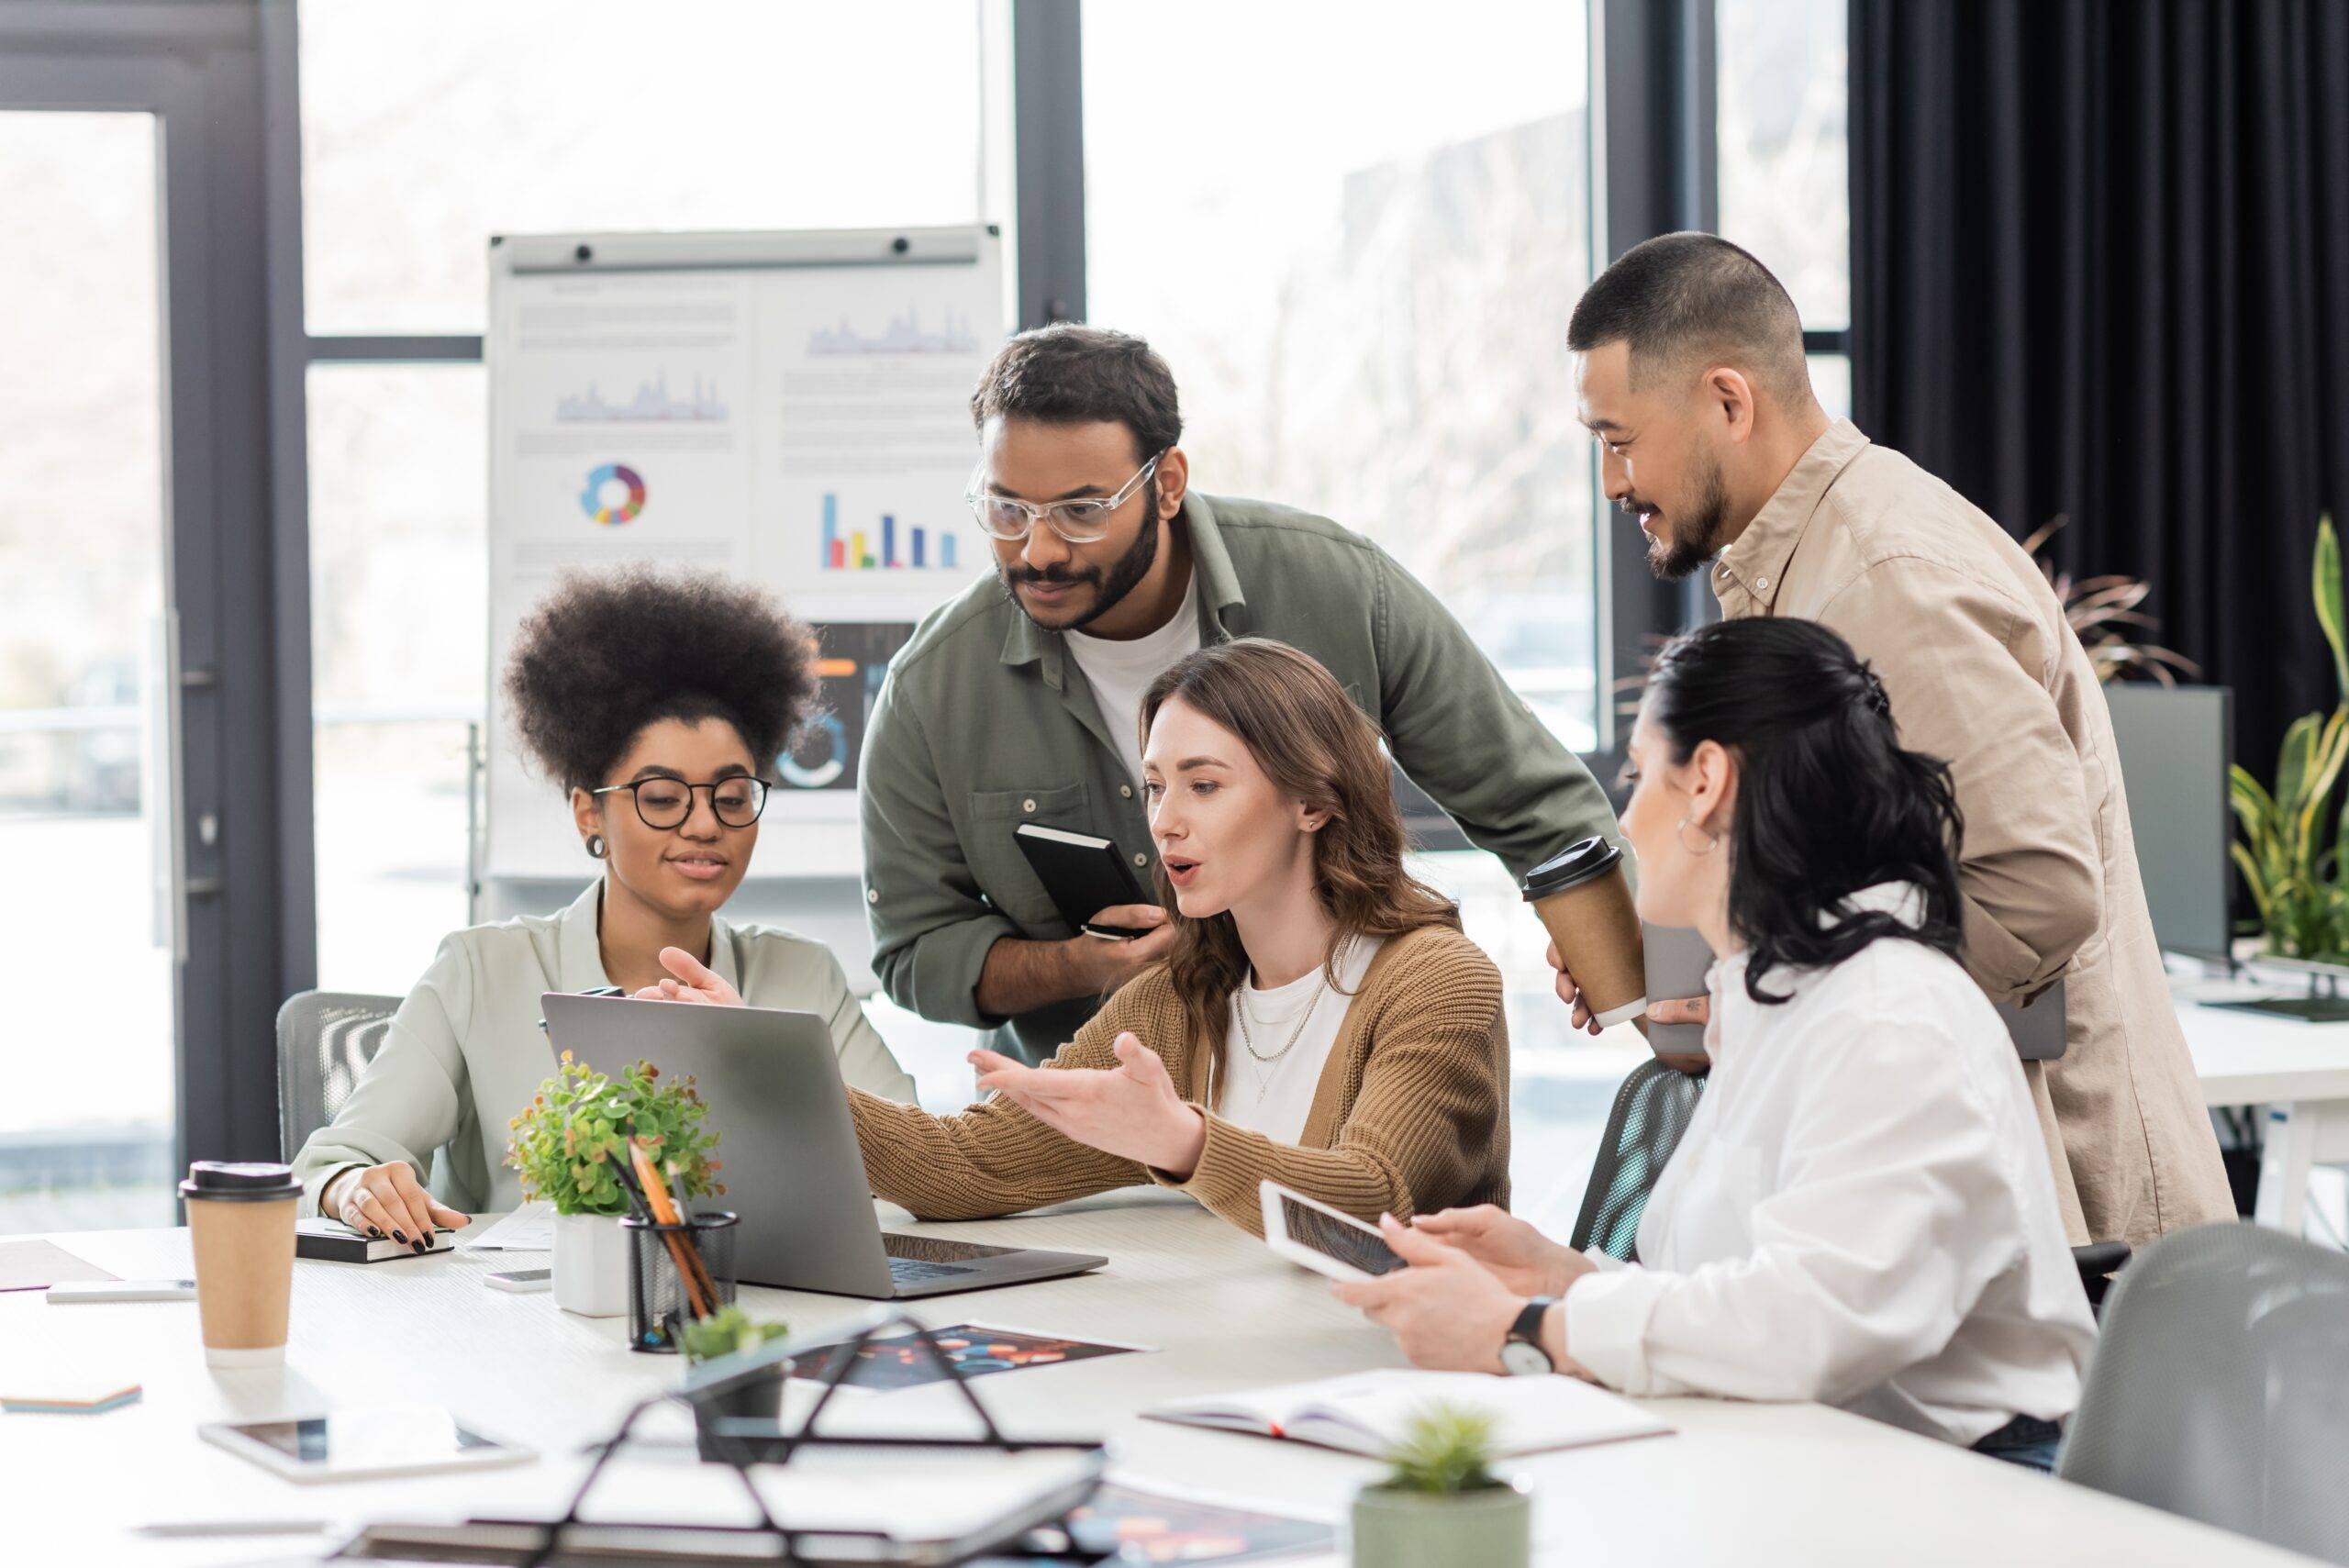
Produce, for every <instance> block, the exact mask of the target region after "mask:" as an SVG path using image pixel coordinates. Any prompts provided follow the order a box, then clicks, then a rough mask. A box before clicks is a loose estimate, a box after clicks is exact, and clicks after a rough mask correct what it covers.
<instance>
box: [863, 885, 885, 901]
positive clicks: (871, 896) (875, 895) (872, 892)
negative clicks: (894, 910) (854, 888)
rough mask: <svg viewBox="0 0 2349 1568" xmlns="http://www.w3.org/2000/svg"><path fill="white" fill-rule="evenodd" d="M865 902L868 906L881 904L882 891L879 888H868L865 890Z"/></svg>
mask: <svg viewBox="0 0 2349 1568" xmlns="http://www.w3.org/2000/svg"><path fill="white" fill-rule="evenodd" d="M864 901H865V902H866V903H867V904H878V903H880V902H881V890H880V889H879V888H877V887H868V888H866V889H865V890H864Z"/></svg>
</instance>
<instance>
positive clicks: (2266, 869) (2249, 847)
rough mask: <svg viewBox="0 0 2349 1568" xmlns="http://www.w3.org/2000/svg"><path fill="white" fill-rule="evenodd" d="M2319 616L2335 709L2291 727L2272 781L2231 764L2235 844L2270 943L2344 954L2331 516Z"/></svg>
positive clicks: (2344, 663)
mask: <svg viewBox="0 0 2349 1568" xmlns="http://www.w3.org/2000/svg"><path fill="white" fill-rule="evenodd" d="M2310 594H2311V596H2312V597H2313V598H2314V599H2315V601H2316V618H2317V625H2318V626H2319V627H2320V628H2321V629H2322V630H2323V632H2324V639H2325V642H2326V644H2327V645H2328V646H2329V647H2330V648H2331V649H2332V674H2333V682H2334V691H2335V693H2336V696H2335V699H2334V704H2333V709H2332V713H2331V714H2330V715H2329V716H2328V715H2324V714H2315V713H2310V714H2303V715H2302V716H2301V717H2299V718H2297V719H2295V720H2293V721H2292V726H2291V728H2289V729H2288V730H2286V731H2285V732H2284V744H2283V748H2282V751H2281V752H2280V753H2279V755H2278V756H2277V762H2276V782H2275V785H2274V787H2273V788H2272V789H2271V788H2269V787H2268V786H2266V785H2264V784H2261V783H2260V782H2259V781H2258V779H2256V778H2254V776H2253V775H2252V773H2250V771H2249V770H2248V769H2246V768H2244V767H2243V766H2242V765H2241V764H2239V763H2238V764H2234V765H2232V766H2231V767H2230V768H2229V769H2228V771H2227V783H2228V790H2227V794H2228V801H2229V804H2230V805H2232V806H2233V807H2234V814H2235V820H2236V822H2237V823H2238V824H2239V825H2240V826H2241V828H2243V837H2242V838H2241V839H2239V840H2236V841H2235V842H2234V843H2233V844H2232V845H2231V846H2230V850H2231V852H2232V854H2233V856H2234V862H2235V866H2236V868H2237V869H2238V870H2240V871H2241V872H2242V873H2243V885H2244V886H2245V887H2246V888H2247V889H2248V890H2249V891H2250V894H2251V899H2252V903H2253V904H2254V906H2256V907H2257V909H2258V911H2259V925H2260V929H2261V930H2262V931H2263V932H2264V933H2265V936H2266V948H2267V951H2269V952H2270V953H2273V954H2275V955H2276V956H2277V957H2279V958H2305V959H2332V960H2339V959H2341V958H2343V955H2344V953H2349V886H2344V885H2343V873H2344V872H2349V812H2342V813H2340V814H2338V820H2337V821H2332V822H2330V823H2329V822H2328V818H2331V817H2333V816H2334V813H2333V811H2332V793H2333V790H2334V788H2335V787H2336V786H2337V785H2338V784H2339V783H2340V780H2341V775H2342V771H2343V766H2344V764H2349V609H2344V606H2343V600H2342V581H2341V541H2340V539H2338V538H2337V537H2336V536H2335V535H2334V533H2333V529H2332V518H2331V517H2325V518H2323V519H2322V520H2321V522H2320V523H2319V524H2318V526H2317V539H2316V560H2315V563H2314V566H2313V568H2312V570H2311V572H2310Z"/></svg>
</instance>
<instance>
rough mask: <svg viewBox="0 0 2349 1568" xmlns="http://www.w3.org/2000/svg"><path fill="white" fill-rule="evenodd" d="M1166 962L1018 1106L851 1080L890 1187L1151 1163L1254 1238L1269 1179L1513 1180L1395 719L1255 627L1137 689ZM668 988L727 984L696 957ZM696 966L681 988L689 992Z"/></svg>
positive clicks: (1504, 1090) (1498, 1075)
mask: <svg viewBox="0 0 2349 1568" xmlns="http://www.w3.org/2000/svg"><path fill="white" fill-rule="evenodd" d="M1141 712H1142V721H1141V728H1142V731H1143V734H1144V736H1145V741H1144V751H1143V777H1144V780H1145V794H1146V798H1147V802H1148V806H1149V812H1150V823H1151V833H1152V837H1153V838H1154V839H1155V840H1157V843H1158V849H1159V854H1160V858H1161V862H1162V865H1163V873H1164V877H1165V881H1166V883H1167V884H1168V886H1169V887H1170V889H1171V891H1172V893H1173V899H1174V905H1175V912H1174V919H1173V924H1174V928H1175V932H1176V937H1175V949H1174V951H1173V953H1172V955H1171V956H1170V957H1169V959H1168V960H1167V961H1166V962H1163V963H1161V964H1158V965H1155V966H1153V967H1152V968H1150V969H1147V970H1145V971H1143V972H1142V973H1141V974H1140V975H1138V976H1137V977H1136V978H1134V979H1133V980H1131V981H1130V982H1128V983H1127V984H1125V985H1124V986H1122V987H1121V988H1119V991H1118V992H1117V994H1116V995H1112V996H1111V997H1110V998H1109V1000H1108V1003H1106V1004H1105V1005H1104V1006H1103V1007H1102V1009H1101V1011H1100V1012H1099V1013H1098V1014H1097V1015H1096V1016H1095V1018H1093V1019H1092V1021H1090V1022H1089V1023H1087V1024H1086V1025H1085V1027H1084V1028H1083V1029H1079V1030H1078V1031H1077V1034H1076V1038H1075V1039H1074V1040H1072V1041H1070V1042H1069V1043H1068V1044H1067V1045H1064V1046H1063V1047H1062V1048H1061V1050H1060V1051H1059V1052H1058V1053H1057V1054H1056V1055H1055V1056H1054V1057H1053V1058H1052V1061H1051V1062H1047V1063H1045V1064H1044V1065H1043V1066H1041V1067H1027V1066H1023V1065H1021V1064H1020V1063H1019V1062H1014V1061H1012V1060H1011V1059H1010V1058H1008V1057H1006V1056H999V1055H997V1054H996V1053H995V1052H994V1051H974V1052H973V1053H972V1055H971V1061H972V1062H973V1064H974V1065H975V1066H976V1067H977V1068H978V1069H979V1074H980V1075H979V1084H980V1086H981V1087H983V1088H986V1089H992V1090H995V1091H997V1093H998V1097H997V1098H996V1099H994V1100H990V1101H988V1102H986V1103H985V1104H983V1105H980V1106H974V1107H973V1108H972V1109H970V1110H967V1111H964V1112H963V1113H962V1114H961V1115H959V1116H948V1117H937V1116H930V1115H929V1114H927V1113H925V1112H923V1111H921V1110H919V1109H918V1108H917V1107H915V1106H906V1105H892V1104H890V1103H888V1102H887V1101H885V1100H884V1099H882V1098H879V1097H877V1096H875V1095H866V1094H853V1093H852V1094H851V1095H850V1096H849V1100H850V1106H851V1109H852V1112H853V1113H854V1116H855V1119H856V1129H857V1134H858V1138H859V1140H860V1142H861V1143H862V1145H863V1151H864V1168H865V1173H866V1174H867V1176H869V1177H870V1179H871V1181H872V1183H873V1190H874V1192H876V1193H878V1194H880V1195H882V1196H884V1197H885V1198H888V1199H890V1200H892V1201H893V1202H896V1203H900V1204H903V1205H904V1206H905V1207H907V1208H909V1209H911V1210H912V1211H913V1212H914V1213H915V1214H917V1215H918V1216H920V1217H921V1218H926V1219H963V1218H977V1217H980V1216H985V1215H996V1214H1008V1213H1012V1212H1014V1211H1015V1210H1019V1209H1023V1208H1034V1207H1039V1206H1041V1205H1044V1204H1049V1203H1059V1202H1062V1201H1064V1200H1066V1199H1069V1198H1074V1197H1081V1196H1084V1195H1086V1194H1089V1193H1097V1192H1103V1191H1106V1190H1108V1189H1109V1188H1112V1187H1123V1186H1133V1185H1139V1184H1144V1183H1148V1182H1156V1183H1158V1184H1162V1185H1164V1186H1169V1187H1174V1188H1176V1189H1178V1190H1180V1191H1183V1192H1186V1193H1189V1194H1191V1195H1193V1196H1194V1197H1196V1198H1197V1200H1198V1201H1199V1202H1200V1203H1201V1204H1204V1205H1205V1206H1206V1207H1208V1208H1210V1209H1212V1210H1214V1211H1215V1212H1216V1213H1217V1214H1219V1215H1221V1216H1222V1217H1223V1218H1226V1219H1229V1220H1230V1221H1231V1222H1232V1223H1233V1224H1235V1225H1239V1226H1242V1227H1244V1228H1246V1229H1248V1230H1250V1231H1252V1232H1259V1233H1261V1231H1262V1229H1263V1225H1264V1222H1263V1218H1262V1208H1261V1204H1260V1200H1259V1198H1258V1195H1257V1184H1258V1183H1259V1182H1261V1181H1262V1180H1264V1178H1265V1177H1267V1176H1269V1177H1271V1178H1273V1179H1274V1180H1275V1181H1277V1182H1280V1183H1282V1184H1285V1185H1287V1186H1291V1187H1294V1188H1297V1190H1298V1191H1301V1192H1303V1193H1305V1194H1306V1195H1308V1196H1311V1197H1316V1198H1319V1199H1320V1200H1321V1201H1322V1202H1324V1203H1328V1204H1330V1205H1332V1206H1334V1207H1338V1208H1341V1209H1344V1210H1346V1211H1347V1212H1349V1213H1352V1214H1357V1215H1361V1216H1363V1217H1364V1218H1370V1217H1373V1216H1375V1215H1378V1214H1382V1213H1394V1214H1409V1213H1413V1212H1416V1211H1418V1210H1420V1209H1428V1208H1442V1207H1446V1206H1449V1205H1453V1204H1460V1203H1506V1202H1507V1201H1508V1033H1507V1030H1506V1028H1505V1027H1504V1025H1503V1022H1502V1018H1501V988H1500V976H1499V973H1497V971H1496V970H1495V969H1494V967H1493V964H1492V961H1491V960H1489V959H1488V958H1486V956H1485V954H1484V952H1483V951H1482V950H1480V949H1479V948H1478V947H1477V946H1476V945H1475V943H1474V942H1472V941H1470V940H1468V939H1467V938H1466V937H1464V936H1463V935H1461V933H1460V925H1459V917H1458V915H1457V913H1456V912H1455V910H1454V909H1453V906H1452V904H1451V903H1450V902H1449V901H1448V900H1446V899H1444V898H1443V897H1442V896H1441V895H1438V894H1436V893H1433V892H1431V891H1430V890H1429V889H1428V888H1425V887H1423V886H1421V885H1420V884H1418V883H1416V882H1414V881H1412V880H1411V878H1410V877H1409V875H1408V873H1406V872H1405V871H1404V869H1403V842H1404V840H1403V824H1402V819H1401V817H1400V816H1399V815H1398V814H1397V811H1396V808H1395V800H1394V795H1393V793H1392V791H1391V788H1390V786H1389V784H1388V773H1387V765H1386V757H1385V755H1384V753H1382V752H1381V751H1380V750H1379V746H1378V736H1377V732H1376V731H1375V730H1374V729H1373V728H1371V725H1370V721H1369V720H1368V719H1366V718H1364V717H1363V716H1362V714H1361V712H1360V711H1359V710H1358V709H1356V708H1355V706H1353V702H1352V701H1351V700H1349V699H1348V697H1347V696H1346V694H1345V692H1344V690H1343V689H1342V688H1341V687H1340V686H1339V684H1338V683H1337V682H1336V681H1335V680H1334V679H1332V678H1331V676H1330V672H1329V671H1327V670H1325V669H1323V668H1322V667H1321V666H1320V665H1319V663H1317V662H1314V661H1313V660H1312V659H1311V658H1309V657H1308V656H1307V655H1306V654H1303V653H1300V652H1298V651H1297V650H1295V649H1293V648H1289V647H1286V646H1284V645H1282V644H1280V643H1276V642H1268V641H1264V640H1261V639H1241V640H1240V641H1236V642H1228V643H1223V644H1220V645H1219V646H1216V647H1212V648H1208V649H1205V650H1203V651H1199V652H1197V653H1194V654H1191V655H1190V656H1189V657H1188V658H1186V659H1184V660H1182V661H1181V662H1177V663H1176V664H1175V665H1174V666H1173V667H1172V668H1171V669H1169V670H1167V671H1166V673H1164V674H1163V675H1161V676H1160V677H1159V678H1158V680H1157V682H1156V683H1155V684H1153V685H1152V687H1151V688H1150V690H1149V691H1148V692H1147V693H1146V694H1145V695H1144V696H1143V698H1142V706H1141ZM663 958H664V959H665V960H666V961H667V962H669V963H670V966H671V967H672V968H673V969H674V970H675V971H676V972H677V974H678V976H679V980H677V981H672V982H670V983H668V984H666V985H665V986H663V987H662V988H661V989H659V990H658V991H656V992H654V993H651V994H652V995H673V996H674V995H687V996H693V997H696V998H697V999H700V1000H705V1001H713V1002H728V1001H731V1000H733V999H734V997H733V995H732V992H731V988H730V987H728V986H726V985H724V984H720V982H721V981H722V980H723V976H717V975H712V974H710V973H707V969H706V968H705V966H703V965H701V964H699V963H696V962H694V961H693V960H692V959H691V957H690V956H689V955H686V954H684V953H670V954H664V955H663ZM680 982H682V984H680Z"/></svg>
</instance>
